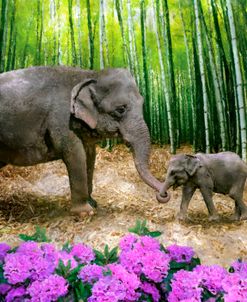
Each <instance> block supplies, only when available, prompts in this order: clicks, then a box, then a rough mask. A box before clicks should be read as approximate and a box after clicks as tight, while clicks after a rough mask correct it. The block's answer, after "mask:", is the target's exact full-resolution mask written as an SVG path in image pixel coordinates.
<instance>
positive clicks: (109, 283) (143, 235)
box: [0, 222, 247, 302]
mask: <svg viewBox="0 0 247 302" xmlns="http://www.w3.org/2000/svg"><path fill="white" fill-rule="evenodd" d="M37 230H38V232H36V234H35V235H34V236H31V237H28V236H23V235H22V238H23V239H25V240H27V241H25V242H23V243H21V244H20V245H19V246H18V247H15V248H11V247H10V246H9V245H7V244H5V243H0V301H6V302H19V301H33V302H36V301H37V302H38V301H39V302H49V301H71V302H72V301H78V302H79V301H88V302H108V301H109V302H114V301H126V302H128V301H154V302H158V301H169V302H177V301H184V302H185V301H186V302H193V301H208V302H213V301H218V302H219V301H225V302H235V301H236V302H237V301H247V263H246V262H242V261H240V260H238V261H236V262H235V263H233V264H232V265H231V267H230V269H229V270H226V269H225V268H223V267H221V266H219V265H211V266H209V265H201V264H200V260H199V258H197V257H195V253H194V251H193V249H192V248H190V247H183V246H178V245H171V246H168V247H166V248H165V247H164V246H163V245H162V244H160V243H159V241H158V240H157V239H155V238H153V237H155V236H158V235H159V232H150V231H149V230H148V229H147V228H146V225H145V223H144V224H141V223H140V222H138V223H137V226H136V227H135V228H134V229H132V231H134V232H135V233H137V234H133V233H130V234H127V235H126V236H124V237H123V238H122V239H121V241H120V244H119V248H117V247H116V248H114V249H112V250H109V248H108V246H107V245H106V246H105V249H104V251H103V252H100V251H97V250H93V249H91V248H90V247H88V246H86V245H85V244H83V243H80V244H74V245H70V244H68V243H67V244H65V245H64V247H63V248H62V249H61V250H58V249H56V247H55V246H54V245H53V244H51V243H47V242H46V243H44V242H43V243H40V242H36V241H44V240H47V238H46V237H45V235H44V232H42V230H40V229H37ZM40 234H41V236H40ZM30 239H31V240H32V241H30ZM34 240H36V241H34Z"/></svg>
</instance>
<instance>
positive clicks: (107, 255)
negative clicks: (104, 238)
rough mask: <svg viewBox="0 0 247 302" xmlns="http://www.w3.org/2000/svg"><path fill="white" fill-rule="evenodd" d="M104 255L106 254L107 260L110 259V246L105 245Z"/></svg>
mask: <svg viewBox="0 0 247 302" xmlns="http://www.w3.org/2000/svg"><path fill="white" fill-rule="evenodd" d="M104 254H105V257H106V258H108V257H109V246H108V244H106V245H105V248H104Z"/></svg>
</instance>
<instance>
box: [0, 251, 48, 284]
mask: <svg viewBox="0 0 247 302" xmlns="http://www.w3.org/2000/svg"><path fill="white" fill-rule="evenodd" d="M53 270H54V265H53V264H51V263H50V262H48V261H47V260H46V259H44V258H43V257H41V256H34V255H25V254H21V253H19V252H17V253H15V254H8V255H7V256H6V257H5V264H4V276H5V278H6V279H7V280H8V282H9V283H10V284H17V283H19V282H24V281H25V280H26V279H30V280H42V279H45V278H46V277H48V276H49V275H50V274H51V273H52V272H53Z"/></svg>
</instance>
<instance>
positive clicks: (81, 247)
mask: <svg viewBox="0 0 247 302" xmlns="http://www.w3.org/2000/svg"><path fill="white" fill-rule="evenodd" d="M70 254H71V255H72V256H74V257H75V258H76V260H78V262H79V263H80V264H88V263H90V262H91V261H92V260H94V259H95V254H94V252H93V250H92V249H91V248H90V247H88V246H86V245H85V244H83V243H78V244H75V245H74V246H73V247H72V250H71V252H70Z"/></svg>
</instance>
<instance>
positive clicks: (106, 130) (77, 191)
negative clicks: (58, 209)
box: [0, 67, 165, 215]
mask: <svg viewBox="0 0 247 302" xmlns="http://www.w3.org/2000/svg"><path fill="white" fill-rule="evenodd" d="M142 106H143V98H142V96H141V95H140V94H139V92H138V89H137V86H136V84H135V81H134V79H133V77H132V76H131V74H130V73H129V72H128V71H127V70H125V69H109V70H103V71H100V72H96V71H85V70H82V69H79V68H73V67H33V68H28V69H22V70H17V71H11V72H7V73H4V74H1V75H0V168H1V167H3V166H5V165H6V164H13V165H17V166H29V165H35V164H38V163H44V162H48V161H52V160H57V159H62V160H63V161H64V163H65V165H66V167H67V170H68V175H69V180H70V189H71V199H72V211H73V212H75V213H79V214H80V213H81V214H82V215H83V214H85V213H89V214H92V207H91V206H90V205H89V203H95V201H93V199H92V198H91V193H92V178H93V170H94V163H95V143H96V142H98V141H99V140H101V139H102V138H106V137H108V138H110V137H118V136H119V137H122V138H123V139H124V140H125V141H127V142H128V143H129V144H130V145H131V146H132V148H133V152H134V161H135V165H136V168H137V170H138V172H139V174H140V176H141V178H142V179H143V180H144V181H145V182H146V183H147V184H148V185H149V186H151V187H153V188H154V189H155V190H160V188H161V183H160V182H159V181H158V180H156V179H155V178H154V177H153V176H152V175H151V174H150V172H149V171H148V159H149V151H150V139H149V133H148V129H147V126H146V124H145V122H144V120H143V113H142ZM164 199H165V198H164ZM161 200H162V198H161ZM88 202H89V203H88Z"/></svg>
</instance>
